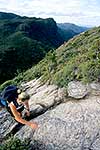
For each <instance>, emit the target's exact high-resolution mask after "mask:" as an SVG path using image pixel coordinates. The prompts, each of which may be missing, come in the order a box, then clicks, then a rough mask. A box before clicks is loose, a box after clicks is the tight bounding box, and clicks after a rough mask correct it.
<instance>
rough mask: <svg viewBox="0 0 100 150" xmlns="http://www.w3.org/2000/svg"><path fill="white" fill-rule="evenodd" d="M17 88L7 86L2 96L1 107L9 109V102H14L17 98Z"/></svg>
mask: <svg viewBox="0 0 100 150" xmlns="http://www.w3.org/2000/svg"><path fill="white" fill-rule="evenodd" d="M17 90H18V88H17V86H15V85H9V86H7V87H6V88H5V89H4V90H3V91H2V93H1V95H0V106H1V107H8V102H9V101H12V100H14V99H15V98H16V97H17V96H18V93H17Z"/></svg>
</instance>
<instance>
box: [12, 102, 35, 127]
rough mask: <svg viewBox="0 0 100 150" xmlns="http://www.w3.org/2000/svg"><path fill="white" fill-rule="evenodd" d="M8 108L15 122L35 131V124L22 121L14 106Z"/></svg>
mask: <svg viewBox="0 0 100 150" xmlns="http://www.w3.org/2000/svg"><path fill="white" fill-rule="evenodd" d="M9 106H10V109H11V111H12V113H13V115H14V117H15V120H16V121H18V122H20V123H22V124H26V125H28V126H30V127H31V128H33V129H36V128H37V127H38V125H37V123H33V122H29V121H26V120H24V119H22V117H21V115H20V113H19V112H18V111H17V109H16V107H15V106H14V105H12V104H9Z"/></svg>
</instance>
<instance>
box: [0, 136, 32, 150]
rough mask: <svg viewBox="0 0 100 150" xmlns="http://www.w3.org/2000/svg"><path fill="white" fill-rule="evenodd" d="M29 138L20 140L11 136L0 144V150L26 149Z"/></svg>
mask: <svg viewBox="0 0 100 150" xmlns="http://www.w3.org/2000/svg"><path fill="white" fill-rule="evenodd" d="M29 148H30V146H29V140H25V141H21V140H19V139H18V138H14V137H13V136H12V137H10V138H9V139H8V140H6V141H5V142H4V143H3V144H1V145H0V150H28V149H29Z"/></svg>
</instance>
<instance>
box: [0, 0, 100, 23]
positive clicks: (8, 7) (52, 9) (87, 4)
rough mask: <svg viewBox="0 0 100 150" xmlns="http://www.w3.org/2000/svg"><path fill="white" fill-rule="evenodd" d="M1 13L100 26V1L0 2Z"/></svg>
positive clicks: (42, 0) (40, 0)
mask: <svg viewBox="0 0 100 150" xmlns="http://www.w3.org/2000/svg"><path fill="white" fill-rule="evenodd" d="M0 11H1V12H11V13H15V14H18V15H21V16H28V17H37V18H54V20H55V21H56V22H57V23H74V24H76V25H82V26H99V25H100V0H0Z"/></svg>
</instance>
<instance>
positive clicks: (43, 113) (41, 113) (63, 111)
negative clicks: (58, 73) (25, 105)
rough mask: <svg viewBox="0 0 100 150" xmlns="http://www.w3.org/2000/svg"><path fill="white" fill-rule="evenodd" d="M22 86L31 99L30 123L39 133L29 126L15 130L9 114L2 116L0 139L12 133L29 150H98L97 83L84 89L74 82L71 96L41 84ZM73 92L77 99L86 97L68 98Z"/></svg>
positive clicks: (99, 111)
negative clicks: (35, 126)
mask: <svg viewBox="0 0 100 150" xmlns="http://www.w3.org/2000/svg"><path fill="white" fill-rule="evenodd" d="M75 82H76V83H75ZM74 83H75V84H74ZM71 85H72V87H71ZM22 86H23V88H24V89H26V90H27V92H28V93H30V95H31V99H30V109H31V117H30V118H29V120H31V121H35V122H37V123H38V125H39V126H38V129H37V130H35V131H34V130H32V129H31V128H30V127H28V126H20V127H19V129H18V128H16V127H17V126H16V123H14V120H13V119H12V118H11V117H10V116H9V114H7V113H5V112H2V113H4V114H3V117H1V119H0V128H1V130H0V132H1V138H2V139H3V138H4V137H6V136H7V135H8V134H9V133H13V134H14V135H15V137H18V138H19V139H21V140H25V139H27V140H29V141H30V147H31V148H33V149H38V150H43V149H44V150H56V149H58V150H65V149H66V150H72V149H74V150H82V149H84V150H85V149H86V150H89V149H93V150H99V149H100V125H99V124H100V121H99V120H100V100H99V99H100V83H91V84H90V85H88V86H87V85H83V84H82V83H79V82H77V81H74V82H73V84H72V83H70V85H69V89H70V92H69V91H68V90H67V88H58V87H57V86H55V85H48V84H42V83H41V82H40V80H32V81H30V82H28V83H25V84H23V85H22ZM79 87H80V88H79ZM84 89H85V90H84ZM86 90H87V92H86ZM75 92H76V95H77V97H78V95H80V93H81V94H82V93H85V97H84V94H83V97H84V98H82V97H81V99H80V98H78V99H77V98H72V97H74V95H72V97H69V94H70V93H75ZM36 116H38V117H36ZM33 118H34V119H33Z"/></svg>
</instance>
